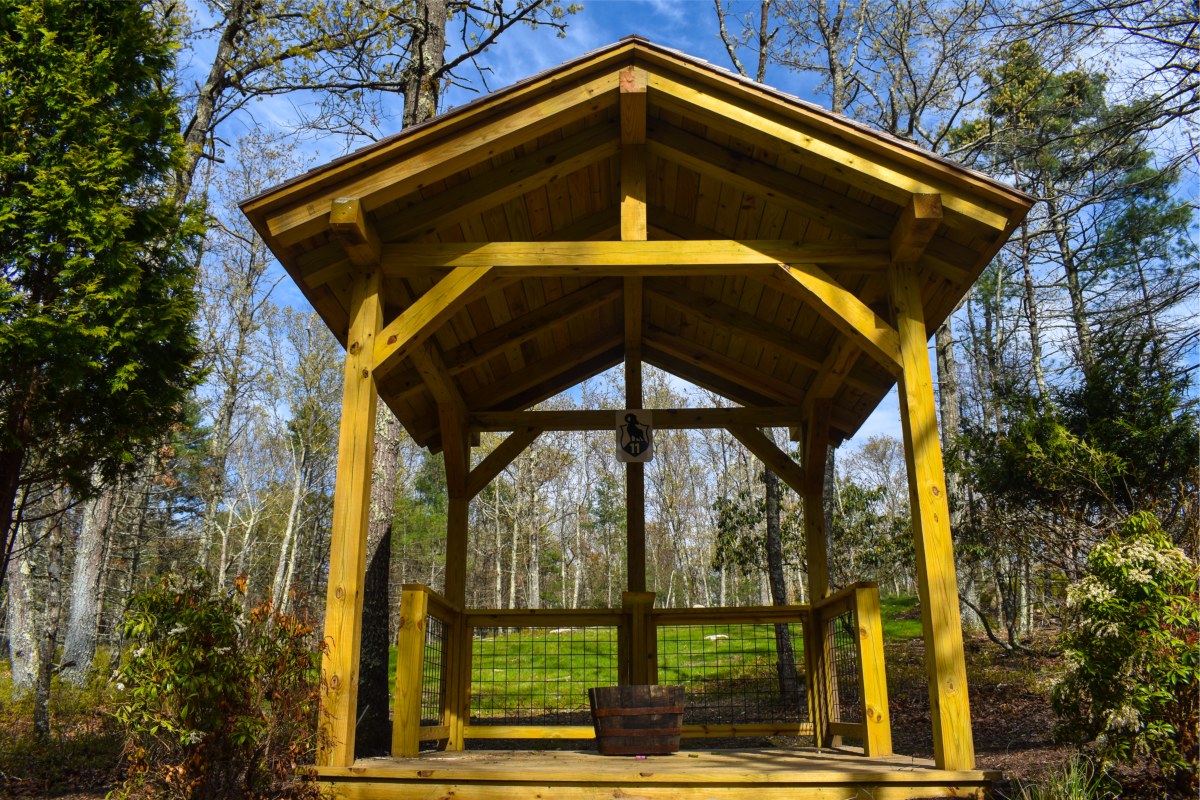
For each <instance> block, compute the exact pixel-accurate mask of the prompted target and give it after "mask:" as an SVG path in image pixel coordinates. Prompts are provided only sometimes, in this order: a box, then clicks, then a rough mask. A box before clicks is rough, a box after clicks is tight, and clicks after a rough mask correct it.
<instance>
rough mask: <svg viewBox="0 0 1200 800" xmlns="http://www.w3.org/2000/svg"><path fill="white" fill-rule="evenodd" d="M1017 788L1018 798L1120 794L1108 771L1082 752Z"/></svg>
mask: <svg viewBox="0 0 1200 800" xmlns="http://www.w3.org/2000/svg"><path fill="white" fill-rule="evenodd" d="M1017 788H1018V794H1017V795H1015V796H1014V800H1116V798H1117V797H1118V796H1119V795H1120V787H1118V786H1117V784H1116V781H1114V780H1113V779H1112V778H1111V777H1110V776H1109V775H1108V773H1107V772H1105V771H1104V770H1103V769H1099V768H1097V767H1096V765H1095V764H1094V763H1092V762H1091V761H1090V760H1088V759H1087V758H1084V757H1082V756H1078V755H1076V756H1072V758H1071V760H1070V761H1068V762H1067V763H1066V764H1065V765H1063V767H1062V769H1061V770H1060V771H1055V772H1052V773H1050V774H1049V775H1048V776H1047V777H1046V778H1044V779H1043V780H1042V781H1040V782H1038V783H1024V782H1022V783H1020V784H1018V787H1017Z"/></svg>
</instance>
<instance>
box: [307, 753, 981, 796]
mask: <svg viewBox="0 0 1200 800" xmlns="http://www.w3.org/2000/svg"><path fill="white" fill-rule="evenodd" d="M318 772H319V774H320V775H321V778H322V780H323V781H326V782H328V783H329V784H330V785H331V786H332V788H333V790H334V797H335V798H342V799H344V800H451V799H452V800H539V799H540V800H560V798H561V800H599V798H606V799H607V800H615V799H616V798H620V800H637V799H638V798H644V799H645V800H668V798H669V799H670V800H709V799H710V798H711V799H712V800H716V799H717V798H721V799H722V800H785V798H786V800H912V798H934V797H972V798H984V797H987V796H988V790H989V789H990V786H991V783H992V781H994V780H997V779H998V778H999V777H1000V776H999V773H996V772H990V771H985V770H969V771H956V772H950V771H946V770H939V769H935V768H934V766H933V764H932V762H929V761H923V760H920V759H913V758H909V757H902V756H891V757H888V758H866V757H864V756H862V755H861V754H857V753H855V752H854V751H853V750H852V749H851V748H845V749H840V750H822V751H818V750H814V749H797V750H787V749H773V748H766V749H753V750H708V751H685V752H680V753H676V754H674V755H669V756H648V757H646V758H644V759H642V758H635V757H632V756H623V757H622V756H601V755H598V754H596V753H595V752H581V751H562V750H555V751H530V750H523V751H499V750H476V751H466V752H459V753H428V754H423V755H421V756H420V757H419V758H410V759H392V758H375V759H360V760H359V761H357V762H356V763H355V765H354V766H353V767H349V768H331V767H325V768H320V769H319V770H318Z"/></svg>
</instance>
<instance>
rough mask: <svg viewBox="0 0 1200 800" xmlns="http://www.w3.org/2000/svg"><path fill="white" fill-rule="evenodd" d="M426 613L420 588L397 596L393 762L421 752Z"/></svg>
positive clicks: (427, 602)
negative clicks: (397, 628) (398, 609)
mask: <svg viewBox="0 0 1200 800" xmlns="http://www.w3.org/2000/svg"><path fill="white" fill-rule="evenodd" d="M428 612H429V596H428V595H427V594H425V589H424V587H418V586H406V587H405V588H404V590H403V592H402V593H401V595H400V633H399V636H398V640H397V642H396V695H395V702H394V704H393V706H392V756H393V757H395V758H412V757H414V756H416V755H417V754H418V753H419V752H420V750H421V740H420V736H421V679H422V676H423V673H424V661H425V618H426V616H427V614H428Z"/></svg>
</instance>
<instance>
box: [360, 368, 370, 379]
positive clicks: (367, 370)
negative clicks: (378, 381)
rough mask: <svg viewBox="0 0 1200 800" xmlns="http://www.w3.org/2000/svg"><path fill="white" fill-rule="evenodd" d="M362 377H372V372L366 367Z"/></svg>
mask: <svg viewBox="0 0 1200 800" xmlns="http://www.w3.org/2000/svg"><path fill="white" fill-rule="evenodd" d="M362 376H363V377H364V378H369V377H371V370H369V369H367V368H366V367H363V371H362Z"/></svg>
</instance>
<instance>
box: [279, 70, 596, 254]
mask: <svg viewBox="0 0 1200 800" xmlns="http://www.w3.org/2000/svg"><path fill="white" fill-rule="evenodd" d="M616 88H617V74H616V73H615V72H613V73H609V74H604V75H600V76H597V77H595V78H593V79H591V80H588V81H585V82H583V83H581V84H577V85H575V86H565V87H564V88H563V89H562V90H561V91H559V92H557V93H555V94H553V95H549V96H547V97H545V98H543V99H542V100H540V101H539V102H535V103H531V104H530V105H528V106H526V107H525V108H523V109H521V110H519V111H514V112H512V113H509V114H505V115H503V116H499V117H497V118H495V119H493V120H491V121H487V122H483V123H481V124H480V125H479V126H478V127H477V128H475V130H473V131H472V134H471V135H470V136H468V137H464V138H461V139H452V140H449V141H442V142H436V141H435V142H433V143H431V144H430V145H429V147H428V148H426V149H425V150H424V151H422V152H421V153H420V154H419V155H416V154H414V155H413V156H411V157H409V158H406V159H405V160H404V161H401V162H399V163H395V164H391V165H386V166H385V165H380V166H379V167H378V168H377V169H374V170H371V171H369V172H365V173H362V174H360V175H356V176H351V177H348V178H346V179H345V180H343V181H342V182H340V183H338V184H337V185H335V186H333V187H329V188H325V187H321V188H319V189H318V190H317V191H318V194H317V195H316V196H315V197H311V198H310V199H309V200H308V202H306V203H304V204H303V205H299V206H286V207H284V208H281V209H279V210H277V211H269V212H267V213H266V214H265V222H266V226H267V229H268V230H269V231H270V233H271V235H272V236H274V237H275V238H276V239H278V240H279V241H280V242H281V243H283V244H292V243H295V242H298V241H301V240H302V239H304V238H307V237H308V236H311V235H313V234H314V233H315V232H318V231H319V230H321V229H322V228H324V227H325V225H326V223H327V220H328V213H329V211H328V209H329V205H328V204H329V202H330V201H332V200H333V199H334V198H336V197H347V196H349V197H357V198H360V199H361V200H362V201H363V203H364V207H365V208H366V210H372V209H375V208H378V207H379V206H381V205H383V204H384V203H388V202H391V201H392V200H397V199H399V198H401V197H404V196H405V195H407V194H410V193H412V192H414V191H416V190H417V189H419V188H420V187H421V186H422V185H425V184H429V183H432V182H434V181H438V180H444V179H445V178H448V177H450V176H451V175H453V174H455V173H456V172H460V171H462V170H463V169H465V168H467V167H469V166H471V165H473V164H477V163H479V162H481V161H483V160H485V159H488V158H491V157H492V156H494V155H495V154H497V153H499V152H502V151H504V150H507V149H510V148H512V147H514V146H516V145H517V144H520V143H522V142H529V141H534V140H536V139H537V137H539V136H542V135H544V134H546V133H549V132H551V131H553V130H556V129H558V128H561V127H562V126H563V125H565V124H567V123H569V122H572V121H574V120H578V119H582V118H584V117H586V116H587V115H589V114H592V113H594V112H595V111H597V110H598V109H601V108H604V107H606V106H607V107H610V108H611V107H612V105H613V104H614V103H615V102H616V100H617V96H616V92H615V91H614V90H615V89H616ZM322 200H324V202H323V203H322Z"/></svg>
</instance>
